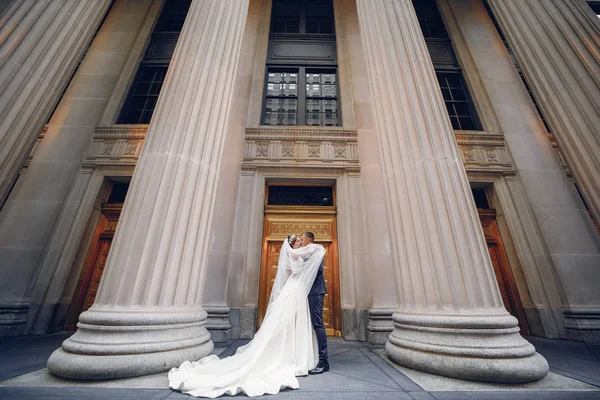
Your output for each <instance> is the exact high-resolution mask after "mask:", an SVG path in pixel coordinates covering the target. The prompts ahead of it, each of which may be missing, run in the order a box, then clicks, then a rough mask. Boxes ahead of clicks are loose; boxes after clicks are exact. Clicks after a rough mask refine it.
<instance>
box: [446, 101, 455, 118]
mask: <svg viewBox="0 0 600 400" xmlns="http://www.w3.org/2000/svg"><path fill="white" fill-rule="evenodd" d="M446 110H448V115H450V116H453V115H456V112H455V111H454V107H453V105H452V103H446Z"/></svg>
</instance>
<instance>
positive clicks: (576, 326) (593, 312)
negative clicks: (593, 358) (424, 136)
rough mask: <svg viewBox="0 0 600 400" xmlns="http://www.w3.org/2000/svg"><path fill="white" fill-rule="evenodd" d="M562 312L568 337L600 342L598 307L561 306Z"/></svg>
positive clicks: (581, 340)
mask: <svg viewBox="0 0 600 400" xmlns="http://www.w3.org/2000/svg"><path fill="white" fill-rule="evenodd" d="M562 312H563V316H564V317H565V328H566V330H567V335H568V337H569V339H571V340H577V341H579V342H585V343H600V308H563V310H562Z"/></svg>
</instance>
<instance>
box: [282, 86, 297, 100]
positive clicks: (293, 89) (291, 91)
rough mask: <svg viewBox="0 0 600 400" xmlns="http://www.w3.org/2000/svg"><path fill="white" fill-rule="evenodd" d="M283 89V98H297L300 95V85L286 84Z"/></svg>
mask: <svg viewBox="0 0 600 400" xmlns="http://www.w3.org/2000/svg"><path fill="white" fill-rule="evenodd" d="M281 86H283V89H282V91H281V95H282V96H293V97H295V96H297V95H298V85H296V84H295V83H286V84H283V85H281Z"/></svg>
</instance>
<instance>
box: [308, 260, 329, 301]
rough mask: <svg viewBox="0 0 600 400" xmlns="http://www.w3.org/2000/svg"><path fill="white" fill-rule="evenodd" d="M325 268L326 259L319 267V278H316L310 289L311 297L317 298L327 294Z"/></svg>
mask: <svg viewBox="0 0 600 400" xmlns="http://www.w3.org/2000/svg"><path fill="white" fill-rule="evenodd" d="M324 266H325V257H323V259H322V260H321V265H319V272H317V277H316V278H315V282H314V283H313V285H312V287H311V288H310V292H309V293H308V295H309V296H315V295H320V294H325V293H327V290H326V289H325V279H323V267H324Z"/></svg>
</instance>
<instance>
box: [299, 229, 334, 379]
mask: <svg viewBox="0 0 600 400" xmlns="http://www.w3.org/2000/svg"><path fill="white" fill-rule="evenodd" d="M314 241H315V235H314V234H313V233H312V232H304V233H303V234H302V236H301V237H300V242H301V243H302V246H306V245H308V244H311V243H313V242H314ZM324 262H325V257H323V259H322V260H321V265H320V266H319V271H318V272H317V277H316V278H315V282H314V283H313V285H312V288H311V289H310V292H309V293H308V306H309V307H310V319H311V321H312V325H313V329H314V330H315V332H316V334H317V343H318V344H319V363H318V364H317V366H316V367H315V368H314V369H311V370H310V371H308V373H309V374H311V375H317V374H322V373H323V372H327V371H329V362H328V361H327V334H326V333H325V325H323V299H324V298H325V293H327V290H325V279H323V267H324Z"/></svg>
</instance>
